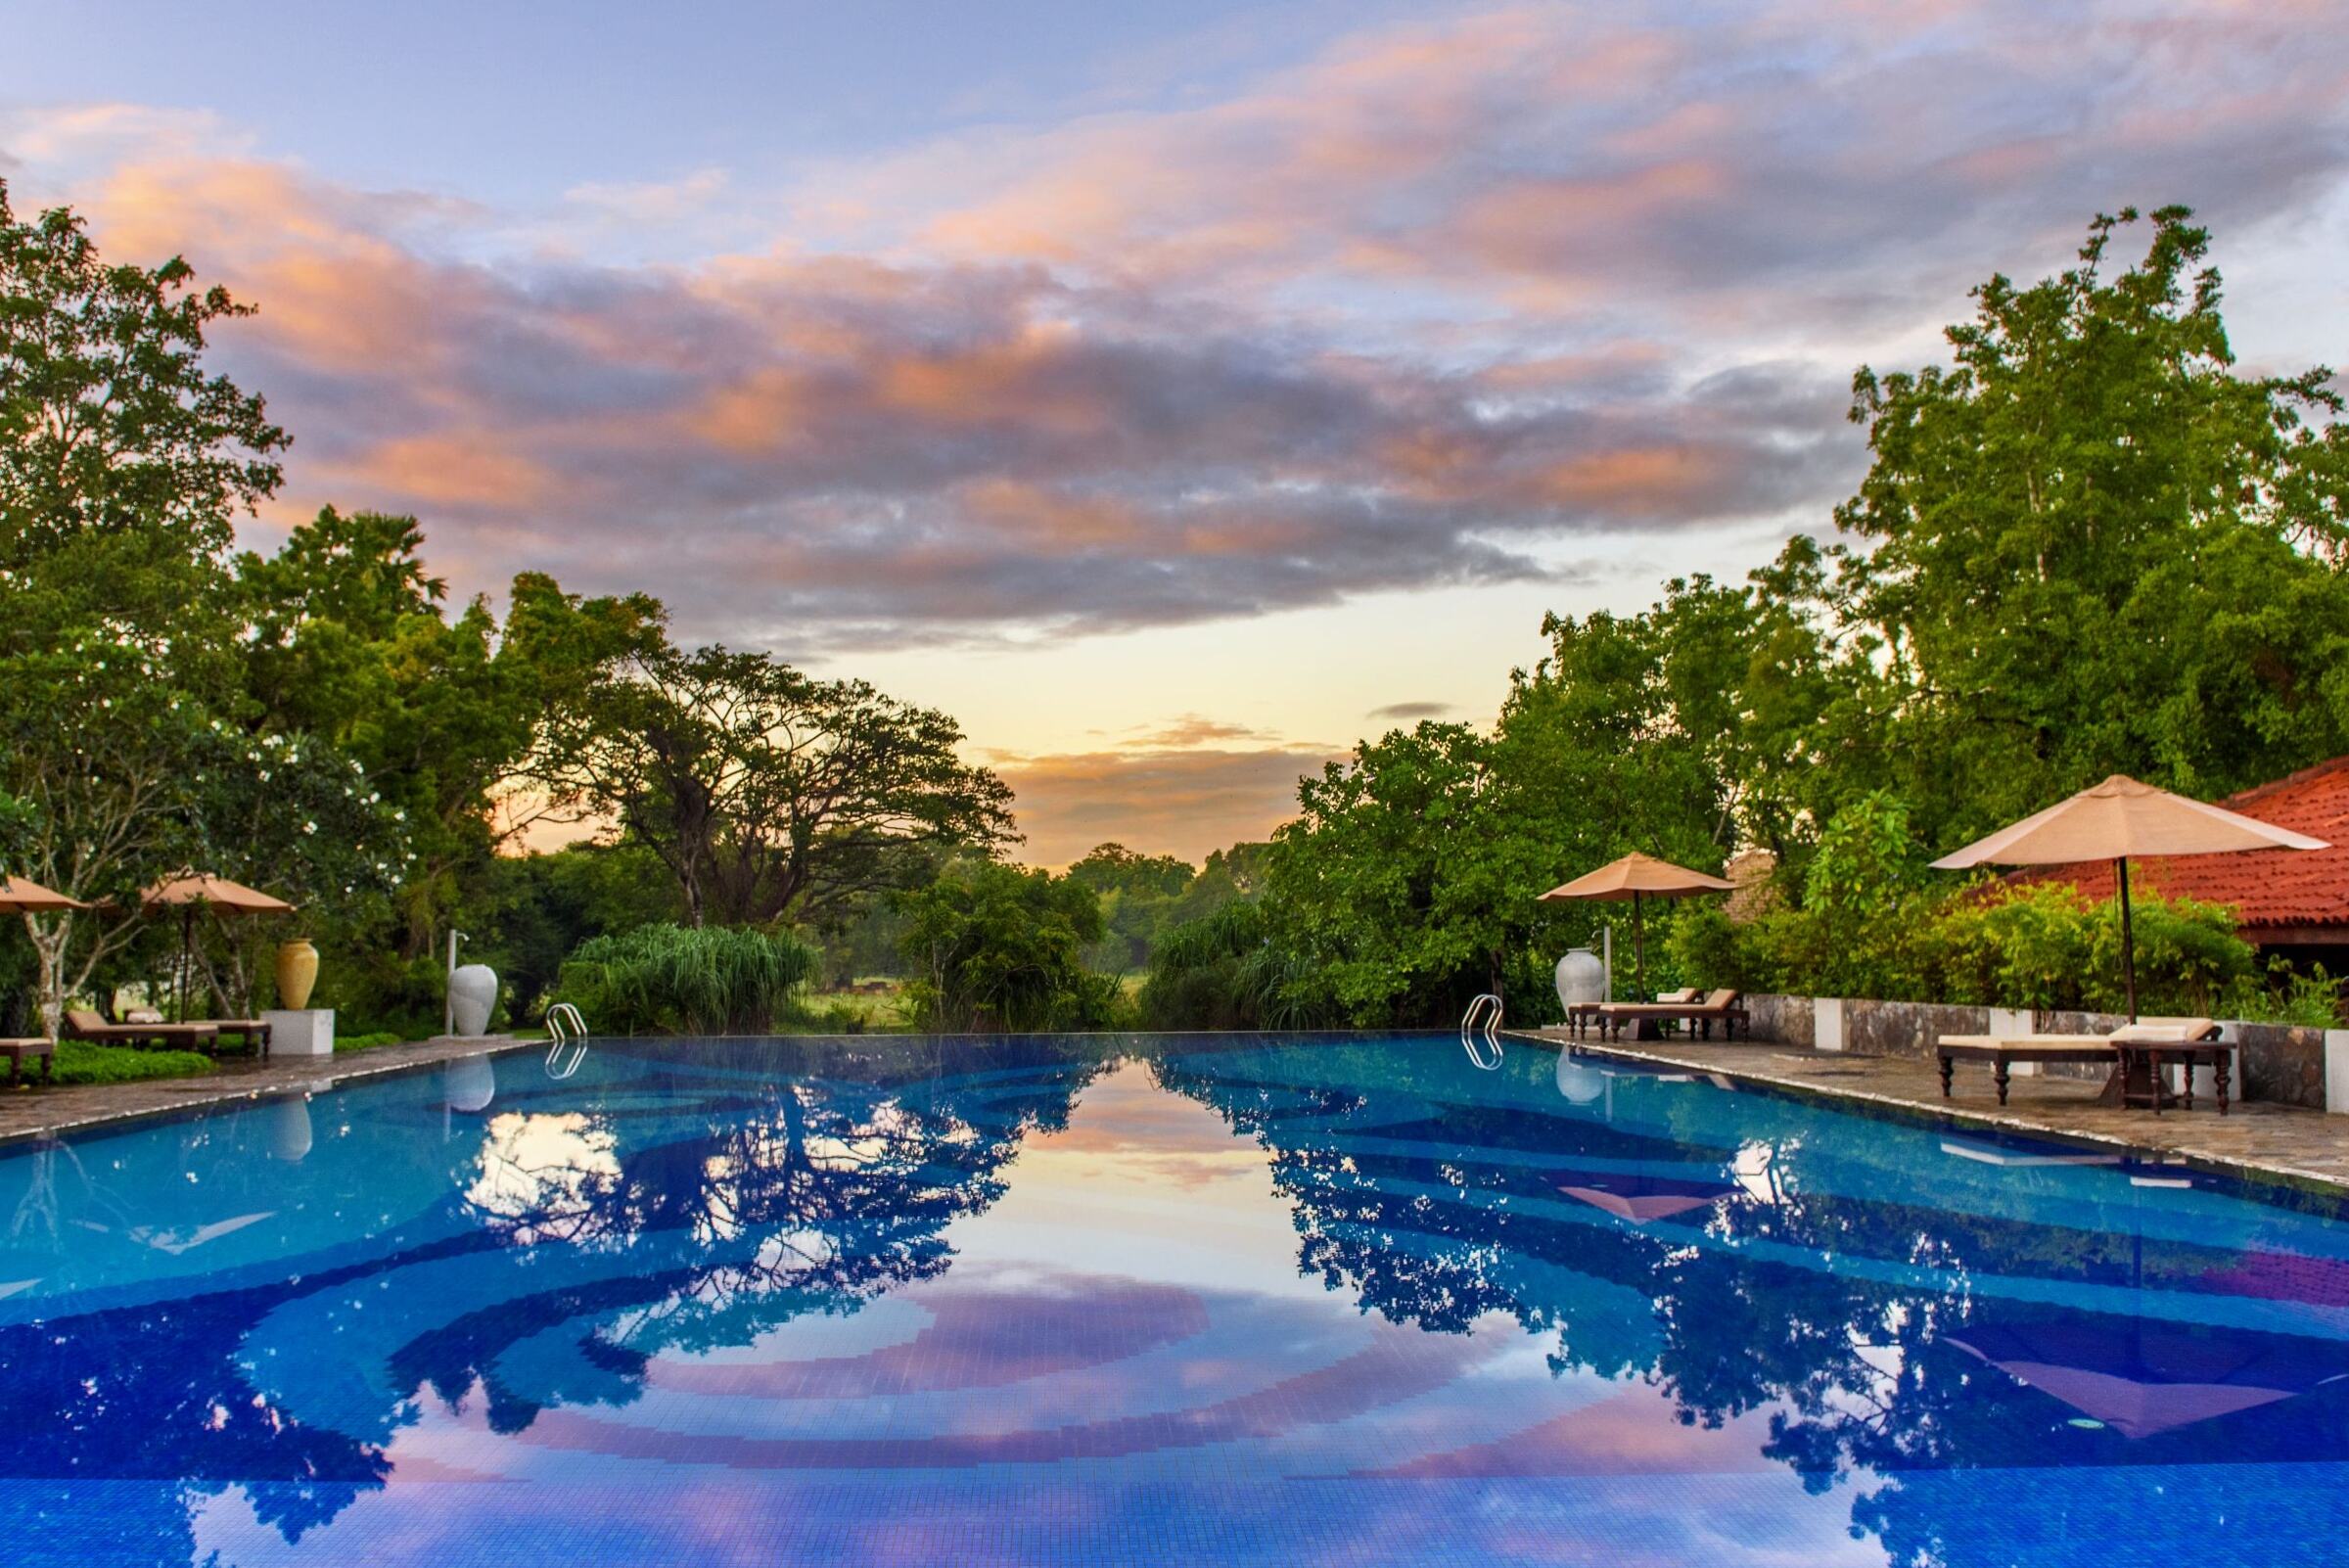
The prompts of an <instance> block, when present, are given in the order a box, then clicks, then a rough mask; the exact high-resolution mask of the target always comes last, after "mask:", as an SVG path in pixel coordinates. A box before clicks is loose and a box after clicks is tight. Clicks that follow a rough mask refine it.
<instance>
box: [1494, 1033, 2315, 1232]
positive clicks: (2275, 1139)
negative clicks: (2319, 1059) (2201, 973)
mask: <svg viewBox="0 0 2349 1568" xmlns="http://www.w3.org/2000/svg"><path fill="white" fill-rule="evenodd" d="M1501 1033H1502V1035H1503V1037H1504V1038H1509V1039H1514V1040H1523V1041H1527V1042H1530V1043H1533V1044H1538V1045H1544V1046H1550V1047H1555V1048H1571V1049H1573V1050H1575V1051H1577V1052H1579V1053H1581V1054H1585V1055H1589V1056H1598V1057H1611V1058H1615V1059H1618V1060H1623V1061H1632V1062H1643V1063H1647V1064H1650V1065H1653V1066H1658V1067H1668V1068H1673V1069H1675V1070H1678V1071H1681V1072H1687V1073H1697V1074H1703V1075H1715V1074H1718V1075H1720V1076H1722V1077H1725V1078H1727V1079H1730V1080H1732V1081H1735V1082H1739V1083H1745V1084H1755V1085H1758V1086H1761V1087H1765V1088H1771V1089H1775V1090H1779V1091H1781V1092H1784V1093H1787V1094H1792V1095H1795V1096H1798V1097H1802V1098H1808V1099H1815V1100H1824V1101H1828V1102H1838V1101H1840V1102H1844V1103H1847V1104H1852V1105H1857V1106H1861V1107H1864V1108H1865V1109H1867V1110H1868V1111H1870V1112H1872V1113H1876V1114H1890V1115H1892V1116H1895V1117H1897V1118H1899V1119H1900V1120H1903V1121H1908V1122H1916V1121H1919V1120H1923V1121H1928V1122H1933V1123H1938V1124H1942V1125H1947V1126H1954V1127H1958V1128H1974V1129H1978V1130H1985V1131H1994V1132H2009V1133H2022V1134H2024V1135H2027V1136H2030V1137H2038V1138H2052V1139H2055V1140H2057V1141H2060V1142H2065V1143H2073V1144H2078V1145H2081V1146H2083V1147H2086V1148H2092V1149H2095V1150H2097V1151H2099V1152H2113V1153H2119V1154H2122V1155H2124V1156H2127V1157H2132V1158H2137V1159H2141V1160H2148V1161H2154V1162H2161V1163H2167V1164H2174V1165H2184V1166H2187V1167H2188V1168H2189V1169H2194V1170H2201V1171H2207V1172H2209V1173H2211V1174H2212V1175H2214V1176H2231V1177H2234V1178H2235V1179H2238V1180H2243V1181H2251V1182H2256V1183H2261V1184H2265V1185H2270V1186H2279V1185H2280V1186H2286V1187H2295V1188H2299V1189H2302V1190H2305V1191H2310V1192H2314V1193H2317V1194H2320V1195H2323V1196H2326V1197H2332V1198H2343V1197H2349V1118H2340V1119H2336V1118H2334V1117H2332V1116H2329V1115H2327V1114H2326V1113H2325V1112H2322V1111H2312V1110H2307V1109H2304V1108H2302V1107H2299V1106H2293V1105H2279V1104H2276V1103H2274V1102H2272V1101H2267V1100H2249V1101H2240V1100H2238V1101H2236V1102H2235V1103H2234V1106H2233V1107H2232V1114H2230V1115H2228V1116H2225V1117H2222V1116H2220V1115H2218V1114H2217V1113H2216V1112H2215V1111H2213V1110H2208V1109H2203V1108H2202V1106H2203V1104H2204V1102H2202V1101H2200V1100H2197V1101H2196V1102H2195V1105H2196V1108H2195V1109H2194V1110H2192V1111H2183V1110H2180V1111H2167V1112H2164V1113H2163V1114H2162V1115H2160V1116H2158V1117H2156V1116H2155V1115H2153V1113H2152V1112H2150V1111H2144V1110H2128V1109H2124V1108H2122V1107H2120V1106H2110V1105H2101V1104H2098V1103H2097V1102H2096V1094H2097V1091H2098V1089H2099V1088H2100V1087H2101V1085H2100V1084H2096V1083H2095V1082H2092V1081H2087V1080H2081V1079H2071V1078H2058V1077H2054V1076H2052V1075H2034V1076H2030V1077H2023V1076H2017V1077H2016V1078H2015V1079H2014V1080H2013V1084H2012V1087H2011V1090H2010V1092H2009V1094H2008V1096H2007V1101H2008V1103H2007V1104H2006V1105H2005V1106H2004V1107H2002V1106H2000V1104H1999V1103H1998V1101H1997V1099H1996V1097H1995V1096H1994V1093H1993V1090H1992V1088H1991V1084H1990V1074H1989V1072H1988V1070H1987V1069H1982V1068H1976V1069H1974V1070H1973V1071H1972V1072H1970V1073H1969V1072H1968V1071H1967V1070H1966V1067H1965V1066H1963V1065H1961V1066H1960V1067H1959V1068H1958V1071H1957V1092H1956V1094H1955V1095H1954V1096H1953V1097H1952V1098H1950V1099H1946V1100H1945V1099H1943V1098H1942V1096H1941V1076H1940V1069H1939V1067H1938V1066H1937V1064H1936V1063H1935V1062H1934V1061H1933V1060H1932V1059H1930V1058H1911V1057H1903V1056H1864V1055H1860V1054H1857V1053H1853V1052H1846V1051H1817V1050H1811V1049H1808V1048H1806V1047H1803V1046H1799V1045H1781V1044H1777V1043H1775V1042H1773V1041H1771V1040H1753V1041H1744V1040H1740V1041H1738V1042H1736V1043H1734V1044H1725V1043H1723V1042H1721V1041H1718V1040H1681V1039H1665V1040H1641V1041H1638V1042H1636V1043H1634V1042H1630V1041H1620V1040H1610V1041H1607V1042H1605V1043H1603V1044H1602V1043H1600V1042H1598V1041H1596V1040H1589V1039H1576V1038H1573V1037H1572V1036H1571V1035H1570V1034H1569V1033H1568V1032H1567V1031H1566V1030H1564V1029H1562V1028H1555V1027H1553V1028H1548V1029H1541V1030H1525V1029H1510V1030H1503V1031H1502V1032H1501Z"/></svg>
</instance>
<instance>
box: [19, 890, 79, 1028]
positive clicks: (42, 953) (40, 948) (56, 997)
mask: <svg viewBox="0 0 2349 1568" xmlns="http://www.w3.org/2000/svg"><path fill="white" fill-rule="evenodd" d="M24 933H25V935H26V936H28V937H30V938H31V939H32V950H33V953H34V955H35V956H36V957H38V958H39V959H40V978H39V980H38V982H37V983H36V984H37V992H36V994H37V995H38V996H39V998H40V1003H39V1005H40V1009H41V1033H42V1034H44V1035H46V1036H48V1037H49V1038H51V1039H55V1038H57V1031H58V1027H59V1026H60V1025H61V1024H63V1023H64V1022H65V1018H66V947H67V945H68V944H69V943H70V942H71V941H72V936H73V917H72V916H71V915H70V914H62V915H59V916H58V917H57V923H56V924H55V925H54V926H51V927H49V928H48V929H47V930H46V931H44V930H43V929H42V922H41V920H40V918H39V917H38V916H36V915H31V914H27V915H25V916H24Z"/></svg>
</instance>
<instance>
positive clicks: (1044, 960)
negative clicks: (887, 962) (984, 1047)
mask: <svg viewBox="0 0 2349 1568" xmlns="http://www.w3.org/2000/svg"><path fill="white" fill-rule="evenodd" d="M896 902H897V904H898V908H899V910H900V911H901V912H902V913H903V914H904V917H905V933H904V936H903V938H902V939H901V942H902V949H903V952H904V955H905V959H906V962H907V965H908V967H909V968H910V969H911V971H912V973H913V976H914V979H913V980H912V982H911V984H910V985H908V986H907V988H906V1001H907V1003H908V1006H909V1009H910V1012H911V1015H912V1017H913V1019H914V1022H915V1024H916V1026H917V1027H919V1028H922V1029H928V1030H943V1031H955V1032H959V1031H968V1030H1011V1031H1015V1032H1027V1031H1037V1030H1057V1029H1084V1028H1097V1027H1100V1026H1102V1025H1105V1024H1108V1023H1111V1022H1114V1021H1115V1018H1116V1015H1117V1012H1118V1010H1119V1006H1118V1003H1119V993H1118V983H1117V981H1116V979H1115V978H1114V977H1112V976H1108V975H1098V974H1094V973H1093V972H1091V971H1090V970H1088V969H1086V967H1085V965H1084V951H1085V948H1086V947H1088V946H1089V945H1092V944H1093V943H1095V942H1098V941H1100V939H1101V906H1100V902H1099V900H1098V899H1096V898H1095V897H1094V895H1093V890H1092V889H1090V888H1088V887H1086V886H1085V885H1084V884H1083V883H1082V882H1079V881H1077V880H1075V879H1074V878H1072V877H1055V876H1053V875H1052V874H1051V873H1049V872H1046V871H1029V870H1022V869H1020V868H1019V867H1016V866H1007V865H1003V864H1001V863H999V862H997V861H993V860H968V859H966V860H958V861H956V862H954V863H953V864H951V865H949V866H948V867H946V869H945V870H944V872H943V873H942V874H941V875H940V876H939V878H938V879H937V880H936V881H934V882H932V883H931V884H930V885H929V886H927V887H924V888H918V889H915V890H913V891H911V892H907V893H902V894H899V895H898V898H897V900H896Z"/></svg>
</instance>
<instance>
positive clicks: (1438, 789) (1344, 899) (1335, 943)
mask: <svg viewBox="0 0 2349 1568" xmlns="http://www.w3.org/2000/svg"><path fill="white" fill-rule="evenodd" d="M1492 751H1493V743H1492V742H1491V741H1489V740H1487V739H1486V738H1485V737H1484V736H1481V735H1479V734H1478V733H1477V732H1476V731H1475V730H1474V729H1472V728H1470V727H1469V726H1467V725H1465V724H1439V723H1434V722H1423V723H1421V724H1419V725H1418V726H1417V727H1416V728H1414V729H1409V730H1396V731H1393V732H1391V733H1389V734H1388V735H1386V736H1385V737H1384V738H1383V739H1381V740H1378V741H1375V742H1364V743H1362V744H1360V745H1359V746H1357V747H1356V748H1355V751H1354V756H1353V757H1352V758H1351V759H1349V760H1348V761H1343V762H1331V763H1329V764H1327V765H1326V766H1325V767H1324V768H1323V769H1322V771H1321V773H1320V774H1319V776H1317V777H1309V778H1306V779H1304V780H1303V781H1301V782H1300V784H1299V785H1298V791H1297V798H1298V806H1299V807H1300V809H1299V813H1298V816H1297V819H1296V820H1295V821H1293V822H1290V823H1288V824H1287V825H1285V826H1284V827H1282V828H1281V829H1280V830H1279V831H1278V832H1277V833H1276V834H1274V835H1273V839H1272V852H1271V854H1270V856H1269V860H1268V865H1267V882H1268V889H1267V895H1266V897H1267V900H1268V901H1269V903H1270V906H1271V913H1272V917H1273V920H1274V922H1275V925H1276V928H1277V933H1278V934H1277V936H1276V937H1275V938H1274V940H1275V941H1276V942H1279V943H1281V944H1282V945H1286V946H1288V947H1289V948H1290V949H1291V950H1292V951H1293V952H1295V953H1297V954H1298V955H1299V956H1301V957H1302V958H1304V959H1306V960H1307V964H1306V966H1305V967H1304V968H1303V970H1302V971H1301V972H1300V980H1301V982H1302V983H1303V984H1304V985H1305V986H1306V987H1307V988H1308V992H1307V994H1306V995H1304V996H1301V997H1299V998H1298V1000H1299V1001H1300V1002H1301V1003H1304V1004H1306V1005H1315V1004H1325V1005H1327V1006H1329V1007H1331V1008H1333V1009H1334V1010H1335V1011H1337V1012H1338V1013H1339V1014H1340V1015H1342V1016H1343V1017H1345V1018H1346V1019H1348V1020H1349V1021H1351V1022H1354V1023H1357V1024H1363V1025H1377V1024H1387V1023H1427V1022H1431V1021H1433V1020H1435V1019H1437V1018H1439V1017H1443V1016H1447V1015H1449V1014H1456V1013H1457V1012H1458V1010H1459V1005H1460V1004H1461V1003H1463V1002H1465V1000H1466V999H1467V997H1468V996H1470V995H1473V994H1474V993H1475V992H1479V991H1485V990H1489V989H1491V988H1492V986H1493V985H1494V984H1496V983H1497V981H1498V979H1499V977H1500V975H1501V972H1502V969H1503V967H1504V964H1505V962H1506V960H1507V958H1508V956H1509V954H1510V952H1511V951H1512V949H1514V948H1515V947H1517V946H1518V945H1519V941H1520V937H1521V934H1522V932H1523V931H1524V929H1525V926H1526V924H1527V923H1528V921H1529V920H1530V919H1531V918H1532V911H1533V908H1534V905H1533V904H1532V901H1531V895H1529V894H1526V893H1525V892H1524V891H1523V888H1522V885H1520V886H1518V887H1516V888H1512V887H1511V886H1510V882H1511V877H1510V871H1511V860H1510V857H1509V854H1508V848H1509V845H1510V843H1511V840H1510V839H1509V838H1508V836H1507V835H1506V834H1504V833H1503V831H1502V825H1501V824H1500V822H1499V821H1498V820H1497V817H1496V816H1495V814H1494V813H1493V811H1492V810H1491V808H1490V804H1489V799H1488V796H1489V790H1490V785H1491V763H1492Z"/></svg>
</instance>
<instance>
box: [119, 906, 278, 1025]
mask: <svg viewBox="0 0 2349 1568" xmlns="http://www.w3.org/2000/svg"><path fill="white" fill-rule="evenodd" d="M139 902H140V904H141V905H143V906H144V907H146V908H149V909H177V910H178V911H179V1016H180V1017H182V1018H185V1017H187V1016H188V959H189V955H190V954H191V953H193V952H194V950H195V945H196V912H197V910H199V909H202V908H204V907H206V906H207V905H208V906H209V907H211V908H213V909H216V910H219V911H220V912H221V913H223V914H289V913H291V912H292V911H293V908H294V906H293V905H292V904H290V903H288V902H286V900H285V899H279V898H273V897H271V896H270V895H268V894H266V893H262V892H259V891H257V890H256V889H253V888H249V887H247V886H245V884H243V883H242V882H231V881H229V880H228V878H226V877H216V876H212V875H209V874H208V873H205V872H196V871H192V872H189V873H188V874H187V875H185V876H178V877H170V878H167V879H166V880H164V881H161V882H159V883H157V884H156V885H155V886H154V887H152V888H149V889H147V890H146V891H145V892H144V893H141V894H140V895H139Z"/></svg>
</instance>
